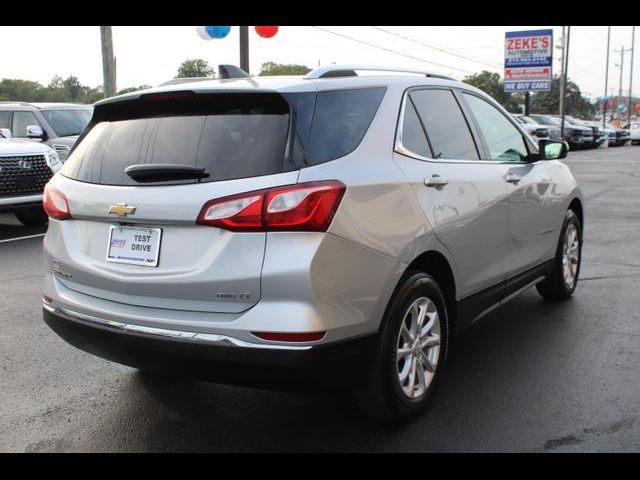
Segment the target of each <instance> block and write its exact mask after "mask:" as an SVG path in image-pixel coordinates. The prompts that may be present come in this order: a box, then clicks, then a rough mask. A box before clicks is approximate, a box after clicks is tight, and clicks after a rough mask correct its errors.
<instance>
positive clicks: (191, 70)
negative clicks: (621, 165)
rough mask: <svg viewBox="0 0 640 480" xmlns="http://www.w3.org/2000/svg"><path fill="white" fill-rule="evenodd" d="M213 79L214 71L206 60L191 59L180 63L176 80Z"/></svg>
mask: <svg viewBox="0 0 640 480" xmlns="http://www.w3.org/2000/svg"><path fill="white" fill-rule="evenodd" d="M193 77H215V71H214V70H213V68H211V67H210V66H209V63H207V61H206V60H203V59H201V58H192V59H189V60H185V61H184V62H182V64H181V65H180V67H179V68H178V74H177V75H176V78H193Z"/></svg>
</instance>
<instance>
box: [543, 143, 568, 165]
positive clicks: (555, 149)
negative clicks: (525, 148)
mask: <svg viewBox="0 0 640 480" xmlns="http://www.w3.org/2000/svg"><path fill="white" fill-rule="evenodd" d="M538 150H539V151H540V156H541V157H542V159H543V160H557V159H560V158H565V157H566V156H567V151H568V146H567V142H561V141H559V140H547V139H544V138H541V139H540V140H539V141H538Z"/></svg>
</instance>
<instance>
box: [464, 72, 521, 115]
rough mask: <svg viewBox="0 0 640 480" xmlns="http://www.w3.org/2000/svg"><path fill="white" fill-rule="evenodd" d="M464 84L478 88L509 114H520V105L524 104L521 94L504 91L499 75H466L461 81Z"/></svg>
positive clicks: (481, 73)
mask: <svg viewBox="0 0 640 480" xmlns="http://www.w3.org/2000/svg"><path fill="white" fill-rule="evenodd" d="M462 81H463V82H464V83H468V84H469V85H473V86H474V87H476V88H479V89H480V90H482V91H483V92H485V93H486V94H488V95H490V96H491V97H493V98H494V99H495V100H496V101H497V102H498V103H500V105H502V106H503V107H504V108H506V109H507V111H509V112H511V113H521V110H522V109H521V108H520V104H521V103H523V102H524V100H523V98H522V97H523V95H522V94H513V93H509V92H505V91H504V82H503V80H502V77H500V74H498V73H493V72H489V71H487V70H483V71H481V72H480V73H474V74H473V75H468V76H466V77H464V78H463V79H462Z"/></svg>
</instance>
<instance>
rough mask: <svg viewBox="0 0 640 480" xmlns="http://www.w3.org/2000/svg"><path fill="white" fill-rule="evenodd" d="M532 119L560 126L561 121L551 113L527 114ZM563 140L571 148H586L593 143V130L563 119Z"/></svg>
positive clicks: (544, 123)
mask: <svg viewBox="0 0 640 480" xmlns="http://www.w3.org/2000/svg"><path fill="white" fill-rule="evenodd" d="M529 117H531V118H532V119H533V120H535V121H536V122H538V123H541V124H543V125H555V126H556V127H558V128H560V127H561V125H562V123H561V120H560V119H559V118H556V117H555V116H553V115H539V114H534V115H529ZM564 140H565V141H566V142H567V143H569V145H570V146H571V148H572V149H576V150H577V149H580V148H586V147H589V146H591V145H592V144H593V130H592V129H591V128H590V127H585V126H582V125H572V124H570V123H569V122H568V121H567V120H566V119H565V121H564Z"/></svg>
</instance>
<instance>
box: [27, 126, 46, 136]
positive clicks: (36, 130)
mask: <svg viewBox="0 0 640 480" xmlns="http://www.w3.org/2000/svg"><path fill="white" fill-rule="evenodd" d="M27 137H29V138H43V137H44V130H42V127H41V126H40V125H29V126H28V127H27Z"/></svg>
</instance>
